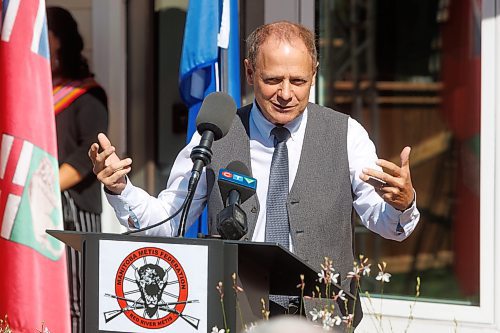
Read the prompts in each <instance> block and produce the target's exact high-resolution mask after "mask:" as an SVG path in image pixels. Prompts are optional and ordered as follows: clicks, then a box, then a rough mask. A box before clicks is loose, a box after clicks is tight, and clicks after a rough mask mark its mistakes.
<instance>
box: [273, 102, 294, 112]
mask: <svg viewBox="0 0 500 333" xmlns="http://www.w3.org/2000/svg"><path fill="white" fill-rule="evenodd" d="M272 105H273V106H274V108H275V109H276V110H278V111H279V112H288V111H290V110H292V109H293V108H294V107H295V106H294V105H287V106H283V105H279V104H274V103H272Z"/></svg>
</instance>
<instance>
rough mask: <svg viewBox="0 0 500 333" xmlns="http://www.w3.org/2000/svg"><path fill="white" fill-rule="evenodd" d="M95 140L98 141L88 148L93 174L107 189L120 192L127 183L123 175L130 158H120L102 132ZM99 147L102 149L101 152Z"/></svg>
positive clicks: (128, 165) (127, 168) (129, 164)
mask: <svg viewBox="0 0 500 333" xmlns="http://www.w3.org/2000/svg"><path fill="white" fill-rule="evenodd" d="M97 140H98V141H99V143H93V144H92V145H91V146H90V149H89V157H90V160H91V161H92V164H93V165H94V168H93V171H94V174H95V175H96V176H97V179H99V181H100V182H101V183H103V184H104V186H105V187H106V189H107V190H108V191H110V192H113V193H115V194H120V193H122V191H123V189H124V188H125V185H126V184H127V180H126V178H125V175H127V174H128V173H129V172H130V170H131V164H132V159H131V158H125V159H123V160H121V159H120V158H119V157H118V155H116V153H115V147H113V146H112V145H111V142H110V141H109V139H108V137H107V136H106V135H104V134H103V133H99V135H98V136H97ZM99 148H101V149H102V151H101V152H99Z"/></svg>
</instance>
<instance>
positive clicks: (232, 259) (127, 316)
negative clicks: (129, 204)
mask: <svg viewBox="0 0 500 333" xmlns="http://www.w3.org/2000/svg"><path fill="white" fill-rule="evenodd" d="M47 233H49V234H50V235H52V236H53V237H55V238H57V239H59V240H61V241H62V242H64V243H65V244H67V245H68V246H71V247H72V248H74V249H76V250H78V251H79V252H81V253H82V255H83V288H82V300H83V305H82V309H83V313H82V321H83V323H82V324H83V331H84V332H85V333H90V332H92V333H95V332H134V333H138V332H176V333H182V332H209V331H211V328H212V327H213V326H215V325H217V326H218V327H219V328H222V327H224V321H223V314H222V307H221V297H220V293H219V292H218V290H217V289H216V286H217V285H218V284H219V282H222V285H223V290H224V296H223V303H224V310H225V315H226V320H227V325H228V327H229V328H230V329H231V332H237V331H239V330H240V329H241V327H242V323H241V321H243V322H244V323H250V322H254V321H257V320H260V319H262V309H263V307H262V304H261V299H264V300H265V301H266V307H267V300H268V295H269V293H271V294H278V295H290V296H300V289H299V288H297V285H298V284H299V283H300V275H301V274H302V275H304V282H305V286H306V289H305V293H304V294H305V295H311V292H312V291H313V290H314V288H315V286H316V285H318V282H317V281H316V280H317V272H316V271H315V270H314V269H313V268H311V267H309V266H308V265H306V264H305V263H304V262H303V261H301V260H300V259H299V258H298V257H297V256H295V255H294V254H293V253H290V252H289V251H288V250H286V249H284V248H283V247H281V246H279V245H277V244H270V243H255V242H248V241H226V240H219V239H190V238H166V237H146V236H124V235H120V234H104V233H83V232H73V231H59V230H48V231H47ZM233 273H235V274H236V277H237V285H239V286H241V287H242V288H243V289H244V291H243V292H239V293H238V295H237V297H236V296H235V291H234V290H233V288H232V287H233V279H232V275H233ZM237 302H238V303H239V308H240V309H241V315H240V313H239V311H237Z"/></svg>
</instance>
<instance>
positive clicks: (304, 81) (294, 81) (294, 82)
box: [291, 79, 307, 86]
mask: <svg viewBox="0 0 500 333" xmlns="http://www.w3.org/2000/svg"><path fill="white" fill-rule="evenodd" d="M291 82H292V84H293V85H294V86H301V85H303V84H305V83H306V82H307V81H306V80H303V79H296V80H292V81H291Z"/></svg>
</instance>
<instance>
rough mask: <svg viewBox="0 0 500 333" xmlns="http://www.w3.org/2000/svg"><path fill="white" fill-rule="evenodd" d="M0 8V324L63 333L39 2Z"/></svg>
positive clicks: (65, 303)
mask: <svg viewBox="0 0 500 333" xmlns="http://www.w3.org/2000/svg"><path fill="white" fill-rule="evenodd" d="M0 4H1V16H0V145H1V146H0V263H1V265H2V268H1V269H0V318H3V316H4V315H7V316H8V320H9V324H10V326H11V327H12V329H13V331H14V332H26V333H28V332H29V333H33V332H36V330H37V329H40V328H41V327H42V323H45V326H46V327H48V328H49V329H50V330H51V331H52V332H53V333H59V332H61V333H65V332H70V328H69V327H70V325H69V297H68V287H67V277H66V261H65V256H64V247H63V245H62V244H61V243H59V242H58V241H56V240H55V239H53V238H51V236H49V235H47V234H46V233H45V230H46V229H62V213H61V200H60V192H59V179H58V178H59V177H58V163H57V159H56V156H57V147H56V136H55V122H54V111H53V104H52V80H51V72H50V60H49V49H48V37H47V22H46V15H45V2H44V0H0Z"/></svg>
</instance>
